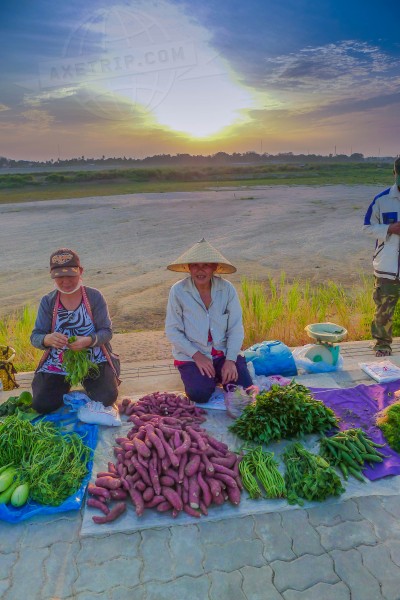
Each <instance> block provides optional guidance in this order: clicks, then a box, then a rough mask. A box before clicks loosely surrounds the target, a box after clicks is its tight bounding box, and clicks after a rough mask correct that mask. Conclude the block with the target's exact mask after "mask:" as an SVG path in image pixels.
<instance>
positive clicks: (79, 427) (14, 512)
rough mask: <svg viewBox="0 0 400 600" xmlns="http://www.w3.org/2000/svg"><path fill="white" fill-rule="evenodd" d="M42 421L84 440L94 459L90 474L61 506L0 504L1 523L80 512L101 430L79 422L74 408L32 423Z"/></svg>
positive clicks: (90, 473) (88, 473)
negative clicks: (53, 424) (64, 429)
mask: <svg viewBox="0 0 400 600" xmlns="http://www.w3.org/2000/svg"><path fill="white" fill-rule="evenodd" d="M41 419H44V420H46V421H51V422H52V423H56V424H57V425H59V426H60V427H66V426H69V427H68V431H65V433H71V432H74V433H77V434H78V435H79V436H80V437H81V438H82V441H83V443H84V444H85V445H86V446H88V447H89V448H91V449H92V458H91V460H90V461H89V462H88V465H87V469H88V472H87V474H86V476H85V477H84V479H83V480H82V483H81V485H80V487H79V489H78V490H77V491H76V492H75V494H73V495H72V496H70V497H69V498H67V499H66V500H64V502H63V503H62V504H60V505H59V506H48V505H45V504H39V503H38V502H33V500H28V502H27V503H26V504H25V505H24V506H21V507H20V508H14V507H13V506H11V505H8V504H0V520H1V521H7V522H8V523H19V522H20V521H25V520H26V519H29V518H30V517H32V516H33V515H51V514H54V513H59V512H65V511H67V510H79V508H80V507H81V504H82V501H83V497H84V495H85V491H86V486H87V484H88V483H89V481H90V478H91V475H92V468H93V453H94V449H95V448H96V444H97V434H98V429H99V428H98V425H88V424H87V423H82V422H81V421H78V418H77V414H76V412H73V409H72V407H68V408H64V407H63V408H60V409H59V410H57V411H55V412H54V413H51V414H49V415H45V416H44V417H38V418H36V419H35V420H33V421H32V423H33V424H35V423H36V422H38V421H39V420H41Z"/></svg>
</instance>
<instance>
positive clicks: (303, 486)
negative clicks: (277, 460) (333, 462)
mask: <svg viewBox="0 0 400 600" xmlns="http://www.w3.org/2000/svg"><path fill="white" fill-rule="evenodd" d="M283 461H284V463H285V466H286V472H285V482H286V489H287V499H288V502H289V504H300V506H302V505H303V504H304V502H303V498H305V499H306V500H310V501H312V500H314V501H322V500H326V498H328V496H340V494H342V493H343V492H344V491H345V490H344V488H343V487H342V482H341V479H340V477H339V476H338V474H337V473H336V471H335V470H334V468H333V467H331V466H330V464H329V463H328V462H327V461H326V460H325V459H324V458H323V457H322V456H320V455H318V454H312V453H311V452H308V450H306V449H305V448H304V447H303V446H302V445H301V444H300V443H299V442H296V443H294V444H291V445H289V446H287V448H286V449H285V452H284V454H283Z"/></svg>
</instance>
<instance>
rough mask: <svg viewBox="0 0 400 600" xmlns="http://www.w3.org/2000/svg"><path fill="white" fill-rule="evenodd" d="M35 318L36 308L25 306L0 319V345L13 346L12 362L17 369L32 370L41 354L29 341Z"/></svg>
mask: <svg viewBox="0 0 400 600" xmlns="http://www.w3.org/2000/svg"><path fill="white" fill-rule="evenodd" d="M35 318H36V309H35V308H33V307H32V306H25V307H24V308H23V309H22V310H20V311H16V312H13V313H11V314H9V315H7V316H6V317H4V318H2V319H0V345H1V346H12V347H13V348H14V350H15V359H14V360H13V364H14V366H15V368H16V369H17V370H18V371H32V370H33V369H34V368H36V366H37V363H38V362H39V358H40V356H41V355H42V352H41V350H37V349H36V348H34V347H33V346H32V345H31V343H30V341H29V338H30V335H31V332H32V329H33V326H34V323H35Z"/></svg>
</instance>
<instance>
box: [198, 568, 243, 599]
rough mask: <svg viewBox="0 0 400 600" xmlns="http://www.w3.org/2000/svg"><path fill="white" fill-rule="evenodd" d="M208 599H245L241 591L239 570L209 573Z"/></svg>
mask: <svg viewBox="0 0 400 600" xmlns="http://www.w3.org/2000/svg"><path fill="white" fill-rule="evenodd" d="M209 578H210V580H211V588H210V593H209V596H208V597H209V599H210V600H247V599H246V596H245V595H244V594H243V591H242V576H241V574H240V572H239V571H234V572H232V573H224V572H223V571H213V572H212V573H210V575H209Z"/></svg>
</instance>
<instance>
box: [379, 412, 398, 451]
mask: <svg viewBox="0 0 400 600" xmlns="http://www.w3.org/2000/svg"><path fill="white" fill-rule="evenodd" d="M376 424H377V425H378V427H379V428H380V429H381V431H382V433H383V435H384V436H385V438H386V439H387V441H388V444H389V446H390V447H391V448H393V450H395V451H396V452H400V402H394V403H393V404H391V405H390V406H388V407H386V408H385V409H384V410H383V411H382V412H381V413H379V415H378V417H377V419H376Z"/></svg>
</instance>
